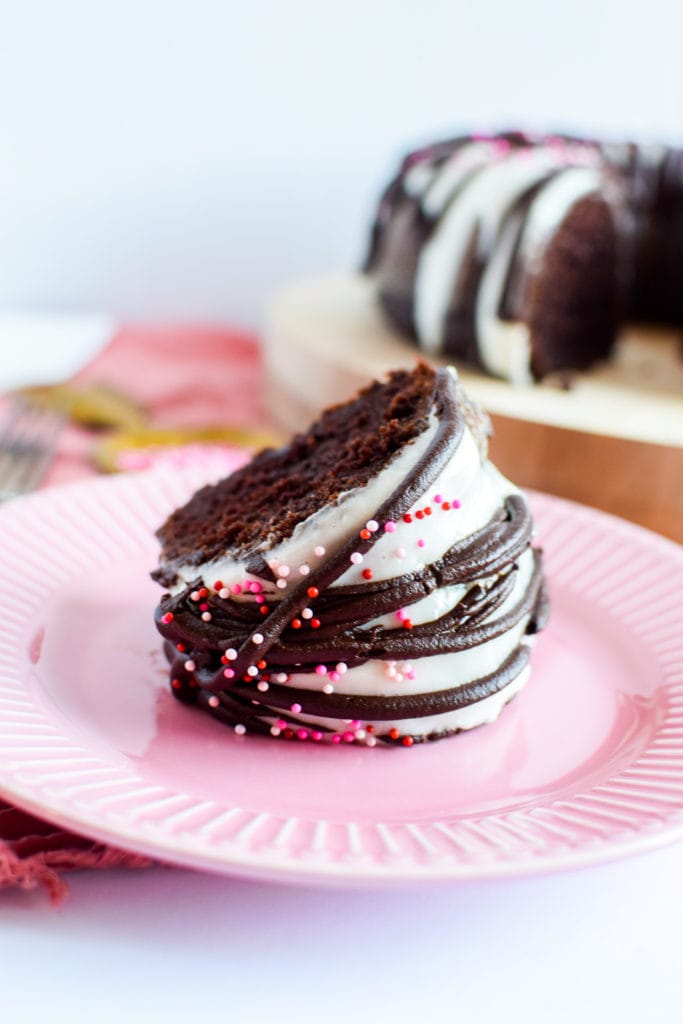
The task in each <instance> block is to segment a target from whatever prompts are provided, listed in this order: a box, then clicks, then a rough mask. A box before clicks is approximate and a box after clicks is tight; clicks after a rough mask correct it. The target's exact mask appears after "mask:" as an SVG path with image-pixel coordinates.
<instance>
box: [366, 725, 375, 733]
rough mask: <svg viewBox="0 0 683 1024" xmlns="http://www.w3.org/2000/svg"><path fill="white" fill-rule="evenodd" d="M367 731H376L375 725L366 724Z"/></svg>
mask: <svg viewBox="0 0 683 1024" xmlns="http://www.w3.org/2000/svg"><path fill="white" fill-rule="evenodd" d="M365 731H366V732H374V731H375V727H374V725H366V726H365Z"/></svg>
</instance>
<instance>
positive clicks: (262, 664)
mask: <svg viewBox="0 0 683 1024" xmlns="http://www.w3.org/2000/svg"><path fill="white" fill-rule="evenodd" d="M267 664H268V662H267V661H263V660H261V661H257V662H256V668H261V669H263V668H265V667H266V666H267Z"/></svg>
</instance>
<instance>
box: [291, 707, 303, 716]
mask: <svg viewBox="0 0 683 1024" xmlns="http://www.w3.org/2000/svg"><path fill="white" fill-rule="evenodd" d="M289 710H290V711H291V712H292V714H293V715H298V714H299V712H300V711H301V704H292V705H291V707H290V709H289Z"/></svg>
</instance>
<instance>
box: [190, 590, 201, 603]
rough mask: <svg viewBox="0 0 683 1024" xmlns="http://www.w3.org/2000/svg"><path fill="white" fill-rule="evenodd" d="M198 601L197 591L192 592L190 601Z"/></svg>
mask: <svg viewBox="0 0 683 1024" xmlns="http://www.w3.org/2000/svg"><path fill="white" fill-rule="evenodd" d="M198 600H199V593H198V591H196V590H193V591H192V593H191V594H190V601H198Z"/></svg>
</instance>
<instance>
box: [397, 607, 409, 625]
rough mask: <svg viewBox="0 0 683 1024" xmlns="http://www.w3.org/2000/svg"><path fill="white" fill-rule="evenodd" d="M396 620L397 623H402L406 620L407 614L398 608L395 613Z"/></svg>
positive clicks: (403, 609)
mask: <svg viewBox="0 0 683 1024" xmlns="http://www.w3.org/2000/svg"><path fill="white" fill-rule="evenodd" d="M396 618H397V619H398V621H399V622H403V620H404V619H405V618H407V612H406V610H405V608H399V610H398V611H397V612H396Z"/></svg>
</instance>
